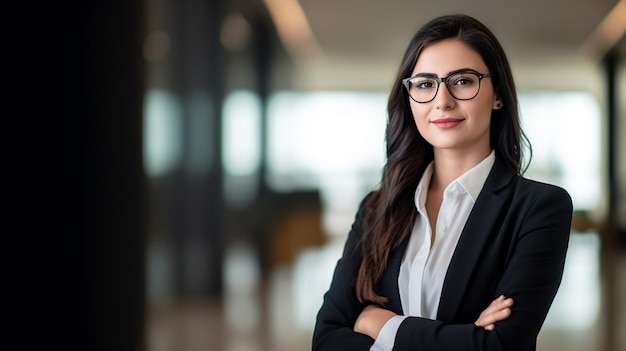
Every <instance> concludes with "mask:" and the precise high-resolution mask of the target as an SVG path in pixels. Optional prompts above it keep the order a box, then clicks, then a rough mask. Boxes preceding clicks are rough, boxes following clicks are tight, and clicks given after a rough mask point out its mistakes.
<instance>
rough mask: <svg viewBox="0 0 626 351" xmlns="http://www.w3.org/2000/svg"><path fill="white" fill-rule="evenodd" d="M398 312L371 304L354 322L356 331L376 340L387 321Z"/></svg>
mask: <svg viewBox="0 0 626 351" xmlns="http://www.w3.org/2000/svg"><path fill="white" fill-rule="evenodd" d="M395 315H396V314H395V313H393V312H391V311H389V310H386V309H384V308H380V307H376V306H374V305H369V306H367V307H365V309H364V310H363V311H362V312H361V314H359V317H358V318H357V319H356V322H355V323H354V331H355V332H357V333H361V334H365V335H368V336H369V337H371V338H372V339H374V340H376V338H378V334H379V333H380V330H381V329H383V327H384V326H385V323H387V321H389V320H390V319H391V318H392V317H394V316H395Z"/></svg>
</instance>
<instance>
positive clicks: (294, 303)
mask: <svg viewBox="0 0 626 351" xmlns="http://www.w3.org/2000/svg"><path fill="white" fill-rule="evenodd" d="M342 245H343V243H342V242H341V241H337V242H335V243H331V244H329V245H327V246H326V247H324V248H323V249H318V250H310V251H306V252H303V253H302V254H301V255H300V256H299V258H298V259H297V261H296V262H295V264H294V265H293V266H285V267H278V268H276V269H275V270H274V271H273V273H272V275H271V277H270V279H269V281H268V282H267V283H265V284H262V283H261V282H260V281H259V279H258V273H257V271H256V267H255V265H254V262H255V261H254V257H253V256H252V255H251V253H250V252H249V251H246V248H235V249H233V250H231V251H230V252H229V253H228V257H229V258H228V261H227V262H229V263H228V264H227V267H228V268H226V274H225V275H226V284H225V285H226V293H225V297H224V299H223V301H184V302H168V303H157V302H153V303H152V304H151V306H150V307H149V315H148V323H147V324H148V327H147V345H148V351H196V350H224V351H266V350H268V351H269V350H271V351H283V350H284V351H304V350H310V349H311V346H310V342H311V330H312V328H313V323H314V320H315V314H316V313H317V309H318V308H319V305H320V303H321V299H322V294H323V293H324V291H325V290H326V288H327V287H328V284H329V282H330V278H331V277H330V275H331V273H332V270H333V268H334V265H335V262H336V259H337V258H338V257H339V255H340V254H341V249H342ZM600 270H601V261H600V242H599V240H598V238H597V236H596V235H595V234H575V235H573V236H572V238H571V240H570V249H569V252H568V257H567V261H566V267H565V273H564V276H563V282H562V284H561V288H560V290H559V293H558V294H557V297H556V299H555V301H554V304H553V306H552V309H551V310H550V313H549V315H548V318H547V319H546V322H545V324H544V327H543V330H542V332H541V334H540V336H539V340H538V349H539V350H542V351H556V350H568V351H602V350H607V349H606V345H609V343H607V340H606V335H607V334H606V330H607V328H606V322H605V319H606V318H605V316H607V310H608V309H611V310H610V312H613V313H614V315H615V316H616V318H615V321H616V323H617V325H616V327H615V328H614V329H613V330H626V301H625V300H624V298H622V297H621V296H625V294H624V293H625V292H626V274H625V272H626V254H625V253H622V254H621V256H620V257H619V259H618V261H617V268H616V270H615V274H614V277H615V278H616V281H615V289H616V290H615V291H616V293H615V296H616V300H617V301H616V302H615V303H614V305H613V306H605V305H603V304H602V301H603V296H606V295H605V293H606V292H605V291H603V289H602V286H604V284H603V282H602V281H601V279H600ZM262 285H263V286H262ZM613 345H614V348H613V350H610V351H614V350H626V337H625V334H624V333H617V335H616V336H615V340H613Z"/></svg>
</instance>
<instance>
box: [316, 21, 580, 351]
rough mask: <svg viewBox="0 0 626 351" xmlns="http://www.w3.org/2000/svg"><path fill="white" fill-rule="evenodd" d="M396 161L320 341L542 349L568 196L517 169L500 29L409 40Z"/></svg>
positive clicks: (462, 28) (371, 201)
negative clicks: (541, 332) (540, 335)
mask: <svg viewBox="0 0 626 351" xmlns="http://www.w3.org/2000/svg"><path fill="white" fill-rule="evenodd" d="M388 118H389V120H388V125H387V134H386V142H387V163H386V165H385V167H384V170H383V176H382V181H381V185H380V188H379V189H378V190H377V191H374V192H372V193H370V194H369V195H368V196H366V198H365V199H364V200H363V201H362V203H361V205H360V207H359V211H358V213H357V215H356V219H355V222H354V224H353V226H352V229H351V231H350V233H349V236H348V239H347V242H346V245H345V248H344V252H343V256H342V258H341V259H340V260H339V262H338V264H337V267H336V269H335V273H334V277H333V281H332V283H331V286H330V289H329V291H328V292H327V293H326V294H325V296H324V302H323V305H322V307H321V309H320V311H319V313H318V316H317V323H316V326H315V331H314V335H313V349H314V350H370V349H371V350H390V349H392V348H393V350H429V351H430V350H464V351H467V350H507V351H511V350H535V349H536V340H537V335H538V333H539V330H540V328H541V325H542V323H543V321H544V319H545V317H546V314H547V313H548V309H549V307H550V305H551V303H552V301H553V299H554V296H555V294H556V292H557V289H558V287H559V284H560V281H561V277H562V273H563V265H564V261H565V254H566V251H567V244H568V239H569V232H570V225H571V216H572V203H571V198H570V197H569V195H568V194H567V192H566V191H565V190H563V189H561V188H558V187H556V186H552V185H548V184H542V183H538V182H534V181H530V180H527V179H525V178H523V177H522V176H521V172H522V166H521V160H522V152H523V142H524V141H525V137H524V134H523V133H522V131H521V128H520V122H519V115H518V109H517V95H516V92H515V86H514V83H513V77H512V75H511V70H510V67H509V64H508V61H507V58H506V56H505V54H504V51H503V49H502V47H501V46H500V44H499V43H498V41H497V39H496V38H495V37H494V35H493V34H492V33H491V31H490V30H489V29H488V28H486V27H485V26H484V25H483V24H481V23H480V22H478V21H477V20H475V19H473V18H471V17H468V16H464V15H454V16H444V17H440V18H436V19H434V20H432V21H431V22H429V23H428V24H426V25H425V26H424V27H422V28H421V29H420V30H418V32H417V33H416V34H415V36H414V37H413V39H412V40H411V42H410V44H409V47H408V49H407V51H406V53H405V55H404V58H403V60H402V65H401V66H400V69H399V72H398V75H397V77H396V80H395V84H394V85H393V88H392V91H391V94H390V97H389V102H388Z"/></svg>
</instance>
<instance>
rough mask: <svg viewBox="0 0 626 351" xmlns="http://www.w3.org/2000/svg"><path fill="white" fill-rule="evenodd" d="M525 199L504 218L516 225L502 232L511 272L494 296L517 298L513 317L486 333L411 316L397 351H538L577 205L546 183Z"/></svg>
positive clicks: (398, 339) (506, 271)
mask: <svg viewBox="0 0 626 351" xmlns="http://www.w3.org/2000/svg"><path fill="white" fill-rule="evenodd" d="M537 187H538V188H539V189H537ZM522 197H523V199H522V200H519V201H518V204H517V205H514V206H511V208H510V209H509V211H508V213H507V214H506V217H507V218H509V219H504V223H507V222H513V223H515V224H514V225H511V226H508V225H505V226H503V227H501V228H500V233H498V235H512V236H513V238H512V241H511V242H510V244H509V247H503V248H502V249H503V250H507V251H508V252H507V258H506V268H505V269H504V273H503V275H502V276H501V278H500V279H499V281H498V283H497V289H496V294H495V295H494V296H491V297H490V298H491V299H493V298H495V297H497V296H499V295H501V294H502V295H505V296H507V297H512V298H513V299H514V301H515V302H514V305H513V307H512V309H511V312H512V313H511V316H510V317H509V318H507V319H505V320H503V321H501V322H498V323H497V324H496V327H495V329H494V331H485V330H484V329H483V328H480V327H476V326H475V325H474V324H473V323H466V324H455V323H444V322H441V321H435V320H429V319H424V318H417V317H408V318H406V319H405V320H404V321H403V323H402V324H401V325H400V328H399V329H398V333H397V334H396V341H395V346H394V350H399V351H400V350H441V351H445V350H459V351H461V350H463V351H478V350H506V351H515V350H533V349H535V347H536V345H535V344H536V339H537V335H538V334H539V330H540V329H541V326H542V324H543V322H544V320H545V317H546V315H547V313H548V310H549V308H550V305H551V304H552V301H553V299H554V296H555V295H556V292H557V290H558V287H559V285H560V282H561V277H562V273H563V267H564V263H565V255H566V251H567V246H568V242H569V235H570V229H571V218H572V202H571V198H570V196H569V194H567V192H566V191H565V190H563V189H561V188H558V187H555V186H548V185H545V184H544V185H542V186H539V185H537V186H536V187H535V189H534V190H533V191H532V194H531V195H528V194H526V195H523V196H522ZM513 202H515V200H513ZM512 217H515V219H511V218H512ZM502 231H509V233H502ZM478 269H487V268H486V267H479V268H478ZM467 294H472V292H466V295H467ZM466 295H464V300H463V301H464V303H472V301H468V300H465V296H466ZM484 307H486V306H484ZM484 307H481V308H484ZM476 318H478V315H477V316H476Z"/></svg>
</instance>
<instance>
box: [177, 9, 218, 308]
mask: <svg viewBox="0 0 626 351" xmlns="http://www.w3.org/2000/svg"><path fill="white" fill-rule="evenodd" d="M224 3H225V1H200V0H183V1H175V2H172V6H174V7H175V11H174V17H173V22H174V26H173V28H174V31H173V40H172V50H173V51H174V54H175V57H174V60H173V71H174V72H176V73H175V75H176V82H175V85H174V86H173V90H174V91H175V93H176V95H177V96H178V97H179V98H180V101H181V107H182V121H183V139H182V148H183V159H182V162H181V164H180V168H179V169H178V170H177V171H176V173H175V174H174V175H173V177H174V178H175V179H176V181H175V182H174V183H173V184H174V186H175V192H176V193H177V194H178V196H177V201H175V202H174V203H173V206H172V207H171V209H172V211H173V212H172V214H171V215H172V216H174V217H175V219H174V221H173V223H175V226H174V228H173V231H172V232H171V233H169V234H168V235H170V236H171V242H172V245H173V253H174V277H175V293H176V295H177V296H178V297H188V296H219V295H220V294H221V292H222V259H223V257H222V256H223V246H224V245H223V241H224V224H223V222H224V220H223V218H224V201H223V195H222V173H223V168H222V162H221V150H222V137H221V129H222V103H223V99H224V90H225V86H224V85H225V83H224V70H225V62H224V49H223V48H222V45H221V44H220V40H219V31H220V26H221V23H222V18H223V12H224Z"/></svg>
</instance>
